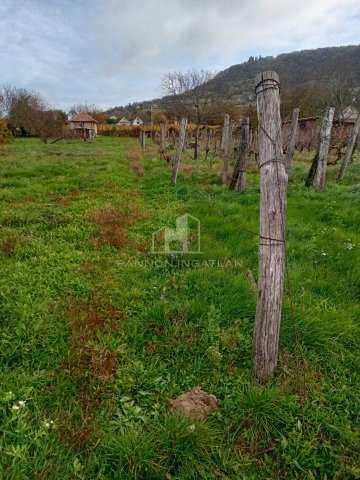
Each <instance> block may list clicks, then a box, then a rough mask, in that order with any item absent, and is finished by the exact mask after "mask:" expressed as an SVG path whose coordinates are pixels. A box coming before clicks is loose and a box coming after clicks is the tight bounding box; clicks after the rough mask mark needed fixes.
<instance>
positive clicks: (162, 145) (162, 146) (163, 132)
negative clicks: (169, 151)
mask: <svg viewBox="0 0 360 480" xmlns="http://www.w3.org/2000/svg"><path fill="white" fill-rule="evenodd" d="M165 135H166V126H165V123H162V124H161V137H160V153H164V152H165Z"/></svg>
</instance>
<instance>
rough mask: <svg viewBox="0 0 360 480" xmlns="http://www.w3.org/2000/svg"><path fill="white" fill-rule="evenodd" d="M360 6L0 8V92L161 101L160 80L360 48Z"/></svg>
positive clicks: (196, 1)
mask: <svg viewBox="0 0 360 480" xmlns="http://www.w3.org/2000/svg"><path fill="white" fill-rule="evenodd" d="M359 27H360V1H359V0H253V1H251V0H0V44H1V48H0V68H1V75H0V84H4V83H6V84H10V85H13V86H18V87H25V88H28V89H30V90H36V91H39V92H41V93H42V94H43V95H44V96H45V98H46V99H47V101H48V102H49V103H50V104H51V105H52V106H54V107H60V108H63V109H65V110H66V109H69V107H71V106H72V105H73V104H76V103H83V102H88V103H90V104H96V105H98V106H100V107H103V108H109V107H113V106H117V105H124V104H127V103H129V102H133V101H137V100H145V99H151V98H155V97H158V96H161V91H160V88H159V84H160V79H161V76H162V75H163V74H165V73H166V72H169V71H173V70H182V71H186V70H188V69H190V68H197V69H206V70H208V69H210V70H222V69H224V68H227V67H229V66H231V65H234V64H237V63H241V62H243V61H246V60H247V59H248V58H249V56H250V55H253V56H256V55H260V54H261V55H262V56H266V55H274V56H275V55H277V54H279V53H284V52H291V51H294V50H302V49H306V48H317V47H327V46H337V45H348V44H360V28H359Z"/></svg>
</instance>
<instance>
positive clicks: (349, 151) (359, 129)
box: [338, 115, 360, 180]
mask: <svg viewBox="0 0 360 480" xmlns="http://www.w3.org/2000/svg"><path fill="white" fill-rule="evenodd" d="M359 133H360V115H359V116H358V118H357V120H356V123H355V125H354V128H353V130H352V132H351V137H350V139H349V143H348V144H347V147H346V152H345V157H344V160H343V163H342V164H341V168H340V171H339V174H338V179H339V180H341V179H342V178H343V177H344V175H345V172H346V169H347V167H348V166H349V163H350V161H351V158H352V156H353V153H354V150H355V145H356V140H357V138H358V136H359Z"/></svg>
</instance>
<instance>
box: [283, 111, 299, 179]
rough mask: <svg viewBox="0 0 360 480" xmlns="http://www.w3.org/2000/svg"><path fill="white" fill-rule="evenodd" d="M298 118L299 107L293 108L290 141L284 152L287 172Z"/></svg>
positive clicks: (293, 149)
mask: <svg viewBox="0 0 360 480" xmlns="http://www.w3.org/2000/svg"><path fill="white" fill-rule="evenodd" d="M298 120H299V109H298V108H294V110H293V114H292V120H291V132H290V141H289V145H288V149H287V152H286V171H287V173H289V172H290V167H291V159H292V157H293V155H294V151H295V144H296V135H297V130H298Z"/></svg>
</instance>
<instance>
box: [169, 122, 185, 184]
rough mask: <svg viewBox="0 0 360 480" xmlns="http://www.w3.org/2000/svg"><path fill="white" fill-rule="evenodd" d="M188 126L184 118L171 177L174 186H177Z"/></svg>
mask: <svg viewBox="0 0 360 480" xmlns="http://www.w3.org/2000/svg"><path fill="white" fill-rule="evenodd" d="M186 126H187V118H182V120H181V128H180V135H179V140H178V144H177V147H176V154H175V159H174V164H173V170H172V176H171V183H173V184H174V185H176V179H177V174H178V170H179V164H180V157H181V154H182V151H183V150H184V145H185V137H186Z"/></svg>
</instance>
